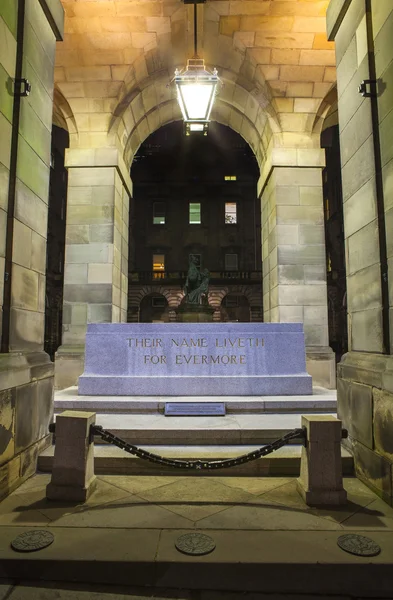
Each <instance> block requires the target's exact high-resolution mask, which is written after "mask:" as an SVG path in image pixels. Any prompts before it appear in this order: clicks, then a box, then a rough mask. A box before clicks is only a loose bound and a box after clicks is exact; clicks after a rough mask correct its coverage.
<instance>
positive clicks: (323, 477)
mask: <svg viewBox="0 0 393 600" xmlns="http://www.w3.org/2000/svg"><path fill="white" fill-rule="evenodd" d="M302 427H305V428H306V430H307V446H306V447H305V448H302V458H301V463H300V478H299V479H298V480H297V490H298V492H299V494H300V495H301V497H302V498H303V500H304V501H305V503H306V504H308V505H309V506H321V505H332V504H336V505H337V504H345V503H346V501H347V492H346V491H345V490H344V488H343V478H342V460H341V437H342V433H341V432H342V430H341V421H339V420H338V419H336V418H335V417H332V416H330V415H311V416H302Z"/></svg>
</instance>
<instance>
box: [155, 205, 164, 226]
mask: <svg viewBox="0 0 393 600" xmlns="http://www.w3.org/2000/svg"><path fill="white" fill-rule="evenodd" d="M153 225H165V202H154V204H153Z"/></svg>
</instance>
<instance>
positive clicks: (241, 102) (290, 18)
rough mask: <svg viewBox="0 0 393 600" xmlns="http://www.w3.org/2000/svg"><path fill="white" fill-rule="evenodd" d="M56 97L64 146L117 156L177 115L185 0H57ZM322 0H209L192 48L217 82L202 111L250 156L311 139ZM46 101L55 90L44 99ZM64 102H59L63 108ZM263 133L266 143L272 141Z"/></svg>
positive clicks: (186, 44)
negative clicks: (211, 102) (212, 99)
mask: <svg viewBox="0 0 393 600" xmlns="http://www.w3.org/2000/svg"><path fill="white" fill-rule="evenodd" d="M62 3H63V6H64V9H65V14H66V19H65V35H64V41H63V42H59V43H58V46H57V53H56V87H57V89H58V91H59V92H60V93H59V94H58V95H57V98H60V99H61V100H62V106H61V107H60V106H56V111H57V113H58V114H59V112H60V113H61V114H62V115H63V116H64V119H65V122H66V123H67V124H68V128H69V132H70V144H71V146H73V147H80V148H86V147H99V146H113V145H115V146H117V147H118V148H119V149H120V150H121V151H122V152H123V153H124V157H125V159H126V161H127V163H128V164H130V161H131V160H132V156H133V154H134V152H135V151H136V149H137V148H138V146H139V144H140V143H141V142H142V141H143V140H144V139H145V138H146V137H147V136H148V135H149V134H150V133H152V131H154V130H155V129H157V128H158V127H160V126H161V125H164V124H166V123H168V122H170V121H171V120H175V119H178V118H180V113H179V112H178V108H177V103H176V101H175V97H174V89H173V86H172V87H170V86H169V87H167V86H168V84H169V83H170V80H171V79H172V77H173V73H174V69H175V68H176V67H184V66H185V64H186V61H187V58H190V57H192V55H193V7H192V6H190V5H184V4H183V2H181V1H180V0H119V1H118V0H62ZM328 4H329V0H209V1H207V2H206V3H205V4H204V5H199V6H198V32H199V33H198V48H199V54H200V55H201V56H203V57H204V59H205V62H206V64H207V65H208V66H210V67H214V66H215V67H217V69H218V71H219V75H220V77H221V78H222V80H223V83H224V87H223V88H222V90H221V92H220V96H219V99H218V101H217V103H216V107H215V111H214V114H213V115H212V117H213V119H216V120H218V121H219V122H221V123H224V124H225V125H229V126H230V127H232V128H233V129H235V130H236V131H238V132H239V133H240V134H241V135H242V136H243V137H244V138H245V139H246V140H247V142H248V143H249V144H250V146H251V147H252V148H253V150H254V152H255V154H256V156H257V158H258V161H259V163H261V162H263V158H264V155H265V153H266V150H267V147H268V145H269V144H270V143H273V144H274V146H275V147H280V146H281V147H305V148H307V147H309V148H315V147H318V145H319V132H318V131H317V130H318V129H320V128H316V127H315V123H316V121H317V120H318V119H319V118H320V116H321V115H322V114H326V112H327V110H328V109H329V106H328V105H327V103H326V100H324V99H325V98H326V96H327V95H328V93H329V91H330V89H331V87H332V86H333V84H334V82H335V80H336V74H335V67H334V65H335V57H334V49H333V44H332V43H331V42H328V41H327V39H326V33H325V13H326V9H327V5H328ZM55 102H56V100H55ZM65 106H67V110H66V111H65V110H64V107H65ZM272 140H273V141H272Z"/></svg>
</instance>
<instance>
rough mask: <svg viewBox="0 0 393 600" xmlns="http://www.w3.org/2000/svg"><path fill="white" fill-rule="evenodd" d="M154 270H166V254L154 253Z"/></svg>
mask: <svg viewBox="0 0 393 600" xmlns="http://www.w3.org/2000/svg"><path fill="white" fill-rule="evenodd" d="M153 271H165V254H153Z"/></svg>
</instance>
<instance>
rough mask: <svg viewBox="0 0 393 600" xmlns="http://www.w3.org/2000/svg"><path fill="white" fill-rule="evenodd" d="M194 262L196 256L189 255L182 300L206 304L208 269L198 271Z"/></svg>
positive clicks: (189, 302)
mask: <svg viewBox="0 0 393 600" xmlns="http://www.w3.org/2000/svg"><path fill="white" fill-rule="evenodd" d="M196 262H197V261H196V258H195V257H194V256H191V258H190V266H189V268H188V273H187V279H186V283H185V286H184V293H185V298H184V301H185V302H186V303H187V304H208V292H209V278H210V273H209V271H208V269H204V270H203V271H202V272H199V271H198V268H197V266H196Z"/></svg>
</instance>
